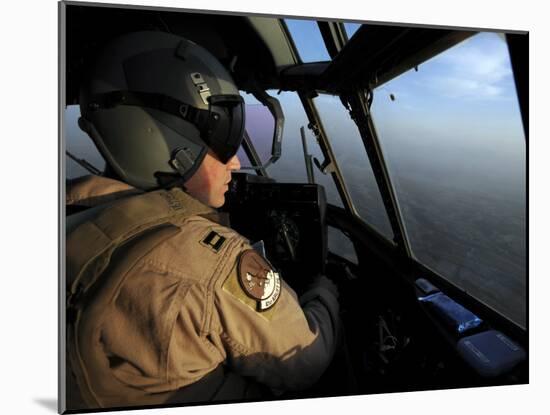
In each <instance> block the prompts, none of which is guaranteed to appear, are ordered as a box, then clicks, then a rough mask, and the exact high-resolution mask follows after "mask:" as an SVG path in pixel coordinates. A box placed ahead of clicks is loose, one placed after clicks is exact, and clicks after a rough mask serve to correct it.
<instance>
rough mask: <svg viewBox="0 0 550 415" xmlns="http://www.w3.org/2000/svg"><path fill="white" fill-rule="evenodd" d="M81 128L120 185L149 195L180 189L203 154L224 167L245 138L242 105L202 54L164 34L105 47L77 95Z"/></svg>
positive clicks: (223, 74) (224, 75)
mask: <svg viewBox="0 0 550 415" xmlns="http://www.w3.org/2000/svg"><path fill="white" fill-rule="evenodd" d="M79 102H80V112H81V118H80V119H79V125H80V128H82V129H83V130H84V131H85V132H87V133H88V135H90V137H91V138H92V140H93V141H94V142H95V144H96V146H97V147H98V149H99V151H100V152H101V154H102V155H103V157H104V158H105V160H106V161H107V164H108V166H109V167H110V168H111V170H112V171H114V173H116V175H118V176H119V177H120V178H121V179H122V180H124V181H125V182H127V183H129V184H130V185H133V186H135V187H138V188H141V189H145V190H149V189H154V188H158V187H166V186H168V185H169V184H174V183H182V182H185V181H186V180H187V179H189V178H190V177H191V176H192V175H193V173H194V172H195V171H196V170H197V169H198V167H199V165H200V163H201V162H202V160H203V159H204V156H205V155H206V152H207V150H208V149H210V150H212V151H213V152H214V153H215V154H216V156H217V157H218V158H219V159H220V160H221V161H222V162H223V163H226V162H227V161H228V160H229V159H230V158H231V157H233V155H235V153H236V152H237V150H238V148H239V146H240V144H241V141H242V137H243V131H244V123H245V112H244V102H243V99H242V97H241V96H240V95H239V91H238V89H237V87H236V86H235V84H234V82H233V80H232V79H231V76H230V74H229V73H228V71H227V70H226V69H225V68H224V67H223V66H222V64H221V63H220V62H219V61H218V60H217V59H216V58H215V57H214V56H213V55H212V54H211V53H210V52H208V51H207V50H206V49H204V48H203V47H201V46H199V45H197V44H196V43H193V42H192V41H189V40H187V39H184V38H182V37H179V36H176V35H172V34H169V33H164V32H151V31H144V32H134V33H129V34H126V35H123V36H121V37H119V38H117V39H115V40H114V41H112V42H111V43H110V44H108V45H107V46H106V47H105V48H104V50H103V51H102V53H101V54H100V55H99V57H98V58H97V60H96V62H95V64H94V65H93V66H92V67H91V68H90V71H89V75H88V77H87V80H86V81H85V82H84V83H83V85H82V87H81V90H80V97H79Z"/></svg>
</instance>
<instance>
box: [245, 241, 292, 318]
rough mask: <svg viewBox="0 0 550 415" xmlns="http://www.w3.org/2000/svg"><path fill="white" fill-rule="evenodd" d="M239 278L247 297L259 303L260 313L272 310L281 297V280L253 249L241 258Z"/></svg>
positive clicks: (257, 305)
mask: <svg viewBox="0 0 550 415" xmlns="http://www.w3.org/2000/svg"><path fill="white" fill-rule="evenodd" d="M237 277H238V280H239V284H240V286H241V288H242V290H243V291H244V292H245V293H246V295H247V296H248V297H250V298H252V299H253V300H255V301H256V302H257V304H256V307H257V310H258V311H265V310H268V309H270V308H271V307H272V306H273V305H274V304H275V303H276V302H277V300H278V299H279V296H280V295H281V278H280V277H279V274H278V273H277V272H275V271H274V270H273V269H272V267H271V265H270V264H269V263H268V262H267V260H266V259H265V258H264V257H262V256H261V255H260V254H258V253H257V252H256V251H255V250H253V249H248V250H246V251H244V252H243V253H242V254H241V256H240V257H239V262H238V265H237Z"/></svg>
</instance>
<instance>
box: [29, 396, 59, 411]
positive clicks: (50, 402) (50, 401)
mask: <svg viewBox="0 0 550 415" xmlns="http://www.w3.org/2000/svg"><path fill="white" fill-rule="evenodd" d="M34 401H35V402H36V403H37V404H39V405H40V406H43V407H44V408H46V409H49V410H50V411H53V412H55V413H57V399H54V398H37V399H35V400H34Z"/></svg>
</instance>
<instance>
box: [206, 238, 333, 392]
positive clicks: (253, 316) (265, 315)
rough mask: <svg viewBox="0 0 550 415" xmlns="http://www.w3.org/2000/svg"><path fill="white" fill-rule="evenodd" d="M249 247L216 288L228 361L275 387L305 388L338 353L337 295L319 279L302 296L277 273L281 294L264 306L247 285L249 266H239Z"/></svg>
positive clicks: (218, 326)
mask: <svg viewBox="0 0 550 415" xmlns="http://www.w3.org/2000/svg"><path fill="white" fill-rule="evenodd" d="M246 248H247V247H244V248H243V250H241V252H239V253H238V255H236V258H235V265H234V266H233V267H232V269H231V271H230V272H229V275H228V276H227V277H226V278H225V280H224V281H223V284H221V287H220V288H219V289H218V290H217V292H216V301H215V315H216V320H217V323H216V328H215V330H214V331H215V335H216V336H219V341H220V342H221V344H223V347H224V349H225V353H226V355H227V363H228V365H229V366H230V368H231V370H233V371H235V372H237V373H239V374H240V375H242V376H247V377H250V378H253V379H254V380H256V381H258V382H260V383H262V384H265V385H267V386H269V387H270V388H272V389H273V390H275V391H284V390H300V389H304V388H307V387H309V386H311V385H313V384H314V383H315V382H316V381H317V380H318V379H319V377H320V376H321V375H322V374H323V372H324V371H325V370H326V368H327V367H328V365H329V364H330V362H331V360H332V357H333V355H334V351H335V348H336V342H337V338H338V333H339V319H338V301H337V298H336V295H335V293H334V292H331V290H330V289H327V288H326V287H324V286H322V284H321V285H316V286H314V287H313V288H312V289H310V290H309V291H308V292H306V293H305V294H304V295H303V296H302V297H301V299H298V297H297V295H296V293H295V292H294V291H293V290H292V288H291V287H290V286H289V285H288V284H286V282H284V281H283V280H282V278H280V277H279V278H280V293H279V296H278V298H277V299H276V301H275V303H274V304H273V305H271V306H270V307H269V308H267V309H263V310H261V308H262V304H260V300H258V299H255V298H254V296H253V295H250V293H247V292H246V290H245V288H243V281H244V283H246V282H247V281H248V280H247V277H248V278H249V279H251V277H250V275H247V269H243V266H242V265H241V266H239V264H240V263H241V262H242V261H240V259H241V258H240V257H242V256H243V255H244V254H246V253H247V251H248V254H250V247H248V249H246ZM248 254H247V255H248ZM256 255H258V256H259V257H261V256H260V255H259V254H256ZM248 256H250V255H248ZM252 256H253V255H252ZM262 258H263V257H262ZM272 271H274V270H272ZM250 274H254V272H252V271H251V272H250ZM239 278H241V279H240V280H239ZM269 300H270V299H267V300H266V301H267V304H269ZM271 300H272V298H271ZM265 304H266V303H264V304H263V305H265Z"/></svg>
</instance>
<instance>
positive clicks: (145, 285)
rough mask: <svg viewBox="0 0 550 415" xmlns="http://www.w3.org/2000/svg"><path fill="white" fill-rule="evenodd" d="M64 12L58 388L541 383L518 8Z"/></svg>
mask: <svg viewBox="0 0 550 415" xmlns="http://www.w3.org/2000/svg"><path fill="white" fill-rule="evenodd" d="M59 16H60V68H59V70H60V80H61V81H60V87H61V94H60V105H61V108H60V111H61V124H60V143H61V145H60V148H61V151H62V154H61V161H60V172H61V173H60V174H61V177H60V182H61V188H62V195H63V198H64V204H63V206H62V207H61V209H62V212H64V218H65V220H64V222H63V223H62V235H63V237H62V243H61V253H60V255H61V259H62V261H61V264H62V266H61V275H60V281H61V283H60V293H59V294H60V295H59V298H60V305H59V307H60V310H59V311H60V343H59V344H60V346H59V353H60V355H59V362H60V367H59V370H60V372H59V373H60V377H59V379H60V385H59V410H60V412H62V413H78V412H89V411H103V410H105V411H106V410H113V409H118V410H122V409H142V408H161V407H170V406H188V405H197V404H199V405H202V404H205V405H206V404H224V403H240V402H258V401H262V402H268V401H269V402H270V404H272V405H275V404H276V401H279V400H288V399H303V398H319V397H341V396H349V395H369V394H374V393H390V392H405V391H421V390H436V389H451V388H471V387H481V386H499V385H512V384H525V383H528V379H529V378H528V375H529V373H528V360H529V355H528V335H529V332H528V315H527V301H528V299H527V286H528V273H527V263H528V252H527V227H526V223H527V217H526V214H527V212H526V201H527V196H526V195H527V180H526V166H527V152H526V147H527V143H528V137H529V126H528V111H529V108H528V62H529V59H528V58H529V56H528V33H519V32H509V33H504V32H498V31H490V30H487V31H479V30H477V29H469V28H460V29H456V28H449V27H437V26H429V27H428V26H425V25H421V24H417V25H406V24H399V22H396V23H395V24H388V23H379V22H364V21H352V20H350V21H342V20H337V19H323V20H319V19H315V18H313V17H292V16H276V15H255V14H253V13H233V12H216V11H208V10H202V11H199V10H189V9H177V8H160V7H143V6H131V5H125V6H121V5H109V4H92V3H84V2H70V1H66V2H65V1H63V2H60V3H59Z"/></svg>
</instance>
